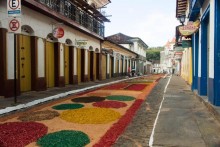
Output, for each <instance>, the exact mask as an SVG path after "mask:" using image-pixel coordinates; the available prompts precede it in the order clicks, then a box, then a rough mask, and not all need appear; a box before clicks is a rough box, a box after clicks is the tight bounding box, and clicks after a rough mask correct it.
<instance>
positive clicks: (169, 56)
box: [160, 38, 175, 74]
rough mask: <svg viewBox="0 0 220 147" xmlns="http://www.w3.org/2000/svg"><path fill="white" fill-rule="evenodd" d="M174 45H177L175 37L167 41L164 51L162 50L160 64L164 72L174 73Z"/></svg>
mask: <svg viewBox="0 0 220 147" xmlns="http://www.w3.org/2000/svg"><path fill="white" fill-rule="evenodd" d="M174 45H175V38H173V39H172V40H171V41H167V43H166V45H165V46H164V51H161V52H160V66H161V71H162V72H164V73H169V74H171V73H173V69H175V67H174V63H175V61H174Z"/></svg>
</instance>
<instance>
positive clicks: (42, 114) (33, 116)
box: [18, 110, 60, 121]
mask: <svg viewBox="0 0 220 147" xmlns="http://www.w3.org/2000/svg"><path fill="white" fill-rule="evenodd" d="M59 115H60V114H59V113H58V112H56V111H50V110H45V111H36V112H29V113H25V114H24V115H22V116H19V117H18V119H19V120H21V121H42V120H49V119H53V118H55V117H57V116H59Z"/></svg>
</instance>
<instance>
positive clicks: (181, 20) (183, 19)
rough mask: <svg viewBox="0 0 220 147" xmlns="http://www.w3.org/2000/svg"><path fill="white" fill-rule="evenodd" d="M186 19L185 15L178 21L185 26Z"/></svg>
mask: <svg viewBox="0 0 220 147" xmlns="http://www.w3.org/2000/svg"><path fill="white" fill-rule="evenodd" d="M185 19H186V16H185V15H182V16H180V17H179V18H178V20H179V21H180V23H181V24H182V25H183V24H184V22H185Z"/></svg>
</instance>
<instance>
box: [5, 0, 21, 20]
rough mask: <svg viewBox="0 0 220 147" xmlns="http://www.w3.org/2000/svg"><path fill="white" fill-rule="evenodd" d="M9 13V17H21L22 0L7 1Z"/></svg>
mask: <svg viewBox="0 0 220 147" xmlns="http://www.w3.org/2000/svg"><path fill="white" fill-rule="evenodd" d="M7 11H8V16H9V17H16V16H20V15H21V0H7Z"/></svg>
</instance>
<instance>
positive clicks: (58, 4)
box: [35, 0, 104, 37]
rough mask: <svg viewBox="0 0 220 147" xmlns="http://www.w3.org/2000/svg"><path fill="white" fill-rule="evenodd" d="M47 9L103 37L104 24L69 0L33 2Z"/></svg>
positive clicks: (40, 0)
mask: <svg viewBox="0 0 220 147" xmlns="http://www.w3.org/2000/svg"><path fill="white" fill-rule="evenodd" d="M35 1H37V2H39V3H41V4H43V5H44V6H46V7H48V8H49V9H51V10H53V11H55V12H56V13H59V14H61V15H63V16H65V17H66V18H69V19H71V20H73V21H74V22H76V23H77V24H79V25H81V26H83V27H84V28H86V29H88V30H89V31H92V32H94V33H96V34H98V35H99V36H101V37H104V23H103V22H101V21H100V20H98V19H96V18H95V17H93V16H92V15H89V14H88V13H86V12H85V11H84V10H82V8H79V7H77V6H76V5H75V4H74V3H73V2H71V1H70V0H35Z"/></svg>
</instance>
